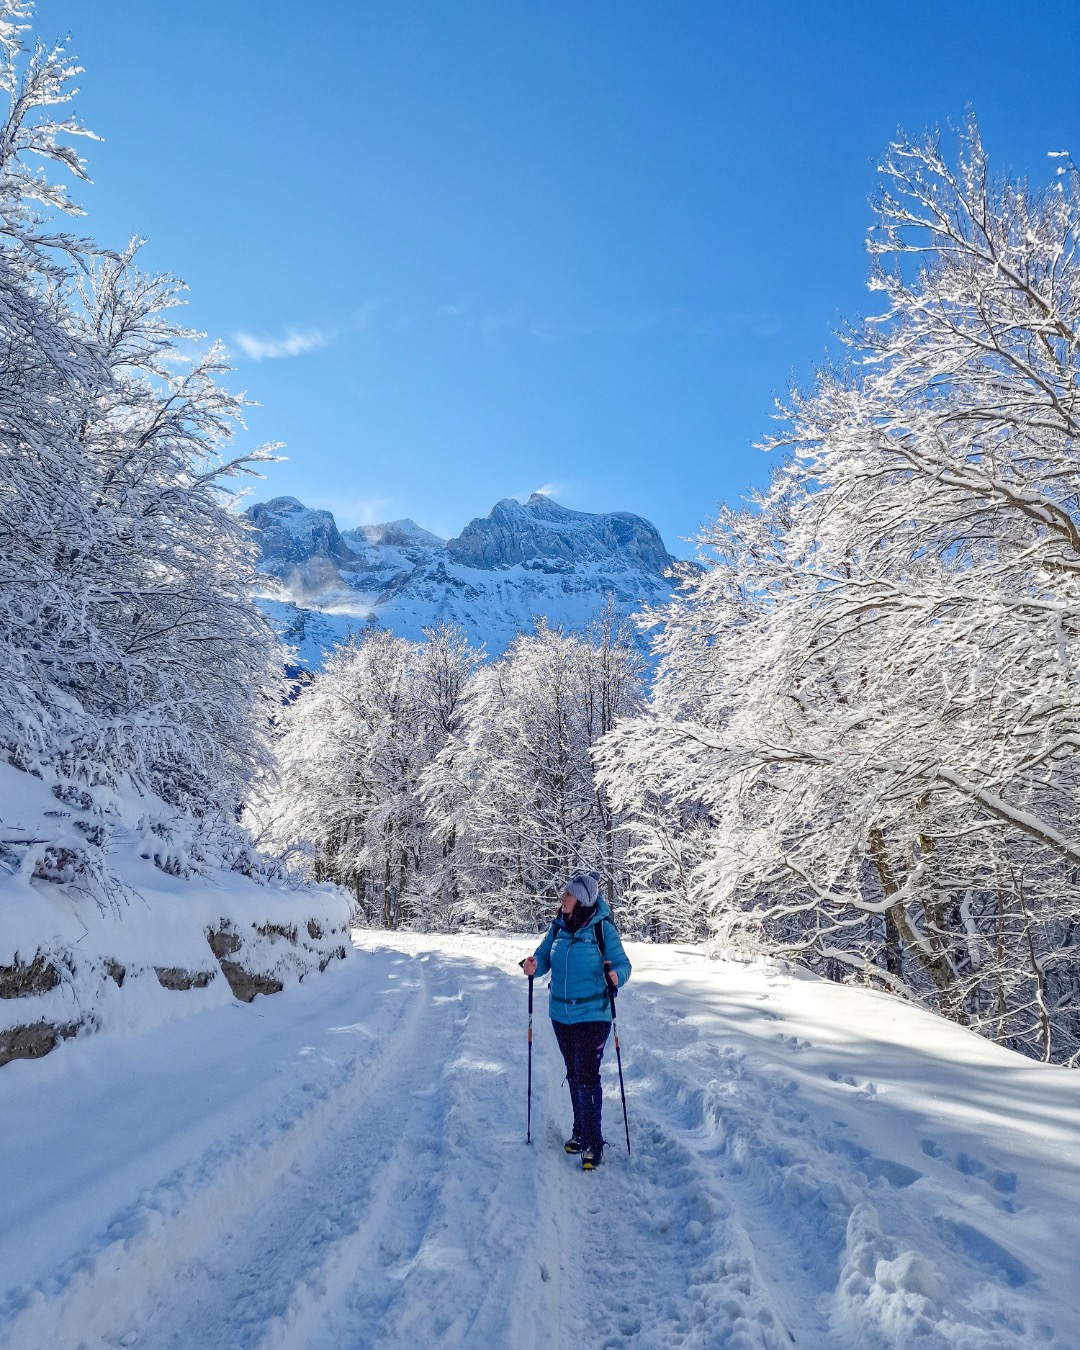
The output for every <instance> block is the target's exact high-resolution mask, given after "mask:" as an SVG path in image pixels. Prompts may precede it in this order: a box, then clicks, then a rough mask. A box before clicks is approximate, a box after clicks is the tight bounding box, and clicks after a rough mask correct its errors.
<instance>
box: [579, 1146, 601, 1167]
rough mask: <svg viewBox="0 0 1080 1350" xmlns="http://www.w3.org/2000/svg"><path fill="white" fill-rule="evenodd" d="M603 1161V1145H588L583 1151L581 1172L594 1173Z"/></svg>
mask: <svg viewBox="0 0 1080 1350" xmlns="http://www.w3.org/2000/svg"><path fill="white" fill-rule="evenodd" d="M603 1161H604V1146H603V1144H587V1145H586V1147H585V1148H583V1149H582V1150H581V1170H582V1171H583V1172H594V1171H595V1170H596V1168H598V1167H599V1166H600V1164H601V1163H602V1162H603Z"/></svg>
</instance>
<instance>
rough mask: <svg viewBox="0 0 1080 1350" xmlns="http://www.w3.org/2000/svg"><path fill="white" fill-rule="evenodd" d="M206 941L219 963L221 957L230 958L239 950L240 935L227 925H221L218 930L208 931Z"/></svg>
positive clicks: (211, 929)
mask: <svg viewBox="0 0 1080 1350" xmlns="http://www.w3.org/2000/svg"><path fill="white" fill-rule="evenodd" d="M206 940H207V942H209V944H210V950H211V951H212V952H213V953H214V955H215V956H216V957H217V959H218V960H219V961H220V960H221V958H222V957H223V956H232V955H233V954H234V953H236V952H238V951H239V950H240V934H239V933H237V931H236V930H235V929H234V928H233V927H232V925H231V924H228V923H222V925H221V927H220V928H218V929H213V928H210V929H208V930H207V933H206Z"/></svg>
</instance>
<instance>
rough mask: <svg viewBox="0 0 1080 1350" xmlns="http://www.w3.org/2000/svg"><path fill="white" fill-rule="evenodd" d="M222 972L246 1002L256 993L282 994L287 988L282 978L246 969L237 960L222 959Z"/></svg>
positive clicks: (239, 996)
mask: <svg viewBox="0 0 1080 1350" xmlns="http://www.w3.org/2000/svg"><path fill="white" fill-rule="evenodd" d="M320 969H321V967H320ZM221 973H222V974H223V975H224V976H225V978H226V979H227V980H228V982H229V988H230V989H231V990H232V991H233V994H234V995H235V996H236V997H237V998H238V999H240V1000H241V1001H242V1002H244V1003H250V1002H251V1000H252V999H253V998H254V997H255V995H256V994H280V993H281V991H282V989H284V988H285V986H284V985H283V984H282V983H281V981H280V980H275V979H273V978H272V977H271V976H269V975H257V974H255V973H254V972H253V971H250V970H245V969H244V967H243V966H242V965H240V964H239V962H237V961H227V960H224V961H222V962H221Z"/></svg>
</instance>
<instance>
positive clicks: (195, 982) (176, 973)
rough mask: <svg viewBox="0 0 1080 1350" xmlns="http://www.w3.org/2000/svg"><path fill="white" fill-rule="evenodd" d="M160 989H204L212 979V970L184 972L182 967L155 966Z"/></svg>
mask: <svg viewBox="0 0 1080 1350" xmlns="http://www.w3.org/2000/svg"><path fill="white" fill-rule="evenodd" d="M154 974H155V975H156V976H157V977H158V984H160V985H161V987H162V989H176V990H183V989H205V988H206V986H207V985H208V984H209V983H210V981H211V980H212V979H213V978H214V972H213V971H212V970H185V969H184V967H183V966H155V967H154Z"/></svg>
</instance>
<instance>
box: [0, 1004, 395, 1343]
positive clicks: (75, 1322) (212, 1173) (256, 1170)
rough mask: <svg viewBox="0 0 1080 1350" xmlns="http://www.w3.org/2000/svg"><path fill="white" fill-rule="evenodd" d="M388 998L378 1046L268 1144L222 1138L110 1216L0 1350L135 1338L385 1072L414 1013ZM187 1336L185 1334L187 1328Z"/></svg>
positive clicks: (11, 1326)
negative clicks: (152, 1310) (150, 1309)
mask: <svg viewBox="0 0 1080 1350" xmlns="http://www.w3.org/2000/svg"><path fill="white" fill-rule="evenodd" d="M398 1002H400V1000H390V1001H387V1002H386V1004H385V1007H386V1009H387V1012H388V1014H389V1017H388V1018H387V1020H386V1021H385V1022H384V1021H383V1020H382V1018H381V1017H375V1018H373V1019H372V1020H373V1022H374V1023H375V1026H376V1027H378V1029H379V1032H381V1033H383V1034H385V1035H386V1036H387V1040H386V1042H385V1043H384V1045H383V1047H382V1048H381V1049H380V1050H377V1051H376V1052H375V1053H374V1055H372V1056H371V1057H370V1058H367V1057H364V1056H363V1055H362V1054H358V1055H356V1056H355V1057H354V1058H353V1059H352V1061H351V1062H346V1063H345V1065H344V1066H343V1069H342V1071H341V1074H340V1076H339V1077H338V1079H337V1080H336V1081H335V1082H334V1083H333V1084H332V1085H331V1086H330V1087H329V1088H318V1089H316V1091H317V1093H318V1095H317V1096H316V1097H315V1098H314V1100H313V1101H309V1102H307V1103H306V1104H305V1107H304V1108H303V1109H301V1110H300V1111H299V1112H298V1114H297V1115H296V1116H295V1117H293V1118H291V1119H289V1121H288V1123H287V1124H286V1126H285V1128H284V1129H281V1128H280V1125H279V1124H278V1122H277V1121H276V1120H274V1119H273V1118H271V1121H270V1124H271V1128H272V1129H274V1130H278V1129H280V1133H277V1134H276V1136H275V1137H272V1139H271V1142H270V1143H269V1144H264V1143H262V1142H261V1141H257V1142H255V1143H252V1142H251V1140H250V1139H246V1138H243V1139H238V1138H235V1137H230V1138H228V1139H227V1140H225V1141H223V1142H222V1143H220V1144H217V1145H215V1146H214V1147H213V1148H211V1149H210V1150H209V1152H207V1153H204V1154H202V1155H200V1156H199V1157H198V1158H196V1159H195V1160H194V1161H193V1162H192V1163H191V1164H190V1165H189V1166H187V1167H185V1168H184V1169H183V1171H182V1172H179V1173H176V1174H173V1175H170V1176H168V1177H166V1178H165V1179H164V1180H163V1181H162V1182H161V1183H160V1184H159V1185H158V1186H156V1187H155V1188H154V1189H153V1190H152V1191H150V1192H145V1193H144V1194H143V1195H142V1196H140V1198H139V1201H138V1203H137V1204H136V1205H134V1206H133V1207H132V1208H131V1209H129V1210H127V1211H124V1212H121V1213H120V1214H118V1215H116V1216H114V1217H113V1219H112V1221H111V1222H110V1224H109V1228H108V1230H107V1232H105V1233H103V1234H102V1235H101V1237H100V1238H99V1239H97V1240H96V1241H95V1242H94V1243H93V1244H92V1246H91V1249H90V1250H89V1251H87V1252H86V1253H85V1254H84V1255H82V1256H81V1257H78V1258H76V1259H75V1260H74V1261H73V1262H72V1263H71V1265H70V1268H65V1269H64V1270H63V1271H61V1272H59V1274H58V1276H57V1278H56V1280H55V1281H54V1282H53V1286H52V1287H51V1288H49V1289H46V1290H34V1291H32V1292H31V1293H30V1294H29V1295H27V1296H26V1297H25V1298H24V1300H23V1306H22V1307H21V1308H19V1309H17V1310H15V1311H14V1312H13V1313H12V1315H11V1316H10V1319H9V1320H8V1323H7V1326H6V1327H5V1330H4V1335H3V1338H2V1339H0V1346H4V1347H12V1350H23V1347H26V1346H31V1345H33V1346H44V1345H48V1346H49V1347H50V1350H85V1347H88V1346H110V1345H120V1344H123V1343H125V1342H127V1343H129V1344H134V1343H136V1342H137V1341H138V1340H139V1328H140V1324H141V1322H142V1320H143V1319H144V1317H145V1311H146V1306H147V1302H148V1301H151V1302H154V1301H158V1300H160V1299H161V1298H162V1297H163V1295H162V1291H163V1290H165V1289H167V1288H168V1287H169V1285H170V1283H171V1282H172V1281H173V1279H174V1278H175V1276H176V1274H177V1272H178V1271H183V1270H184V1269H185V1267H188V1266H190V1265H191V1264H192V1263H193V1262H195V1261H197V1260H198V1258H199V1257H200V1255H201V1254H203V1253H205V1252H207V1251H208V1250H210V1249H212V1248H213V1247H214V1246H215V1244H217V1243H219V1242H221V1241H222V1240H223V1238H224V1237H225V1235H227V1234H228V1232H229V1231H230V1229H231V1228H233V1227H234V1226H235V1225H237V1224H238V1223H240V1222H242V1221H243V1220H244V1217H245V1216H246V1215H247V1214H249V1213H250V1212H251V1211H252V1210H253V1209H255V1208H256V1207H257V1206H258V1205H259V1204H260V1203H261V1202H263V1201H264V1200H265V1198H266V1197H267V1196H269V1195H270V1194H271V1193H272V1192H273V1190H274V1188H275V1187H276V1186H277V1185H278V1184H279V1182H280V1181H281V1179H282V1178H283V1177H285V1176H287V1175H288V1174H289V1172H290V1171H291V1170H292V1169H295V1168H296V1166H297V1165H298V1163H299V1161H300V1159H301V1158H302V1157H303V1155H304V1153H305V1152H306V1150H307V1149H308V1147H309V1143H310V1139H311V1137H312V1136H315V1137H317V1136H318V1135H319V1134H320V1132H321V1131H323V1130H325V1129H327V1128H328V1127H329V1126H330V1125H331V1124H332V1122H333V1121H334V1120H335V1119H336V1118H339V1117H340V1116H341V1115H342V1114H347V1113H348V1112H349V1111H350V1110H351V1109H352V1108H353V1106H354V1105H355V1103H357V1102H358V1101H360V1100H362V1099H363V1098H364V1097H365V1096H366V1095H367V1094H368V1093H369V1091H370V1085H371V1084H372V1083H374V1082H377V1081H380V1080H381V1079H383V1078H384V1077H385V1075H386V1073H387V1072H388V1071H389V1069H390V1068H391V1067H392V1064H393V1061H394V1058H395V1055H396V1053H397V1050H398V1047H399V1045H400V1043H402V1041H403V1039H408V1037H409V1036H411V1035H412V1034H413V1033H412V1029H411V1022H412V1021H414V1020H415V1018H416V1017H417V1015H418V1012H419V1009H418V1008H417V1007H416V1006H415V1004H411V1003H410V1004H409V1005H408V1006H406V1005H405V1004H401V1006H400V1007H398V1006H396V1004H397V1003H398ZM372 1043H374V1042H373V1041H372ZM300 1095H301V1096H302V1097H306V1092H301V1094H300ZM269 1106H270V1107H271V1109H274V1108H276V1106H277V1103H276V1102H272V1103H269ZM289 1109H290V1110H293V1109H295V1107H290V1108H289ZM187 1334H188V1336H189V1338H190V1335H191V1328H190V1327H188V1328H187ZM132 1338H134V1339H132ZM191 1343H192V1342H191V1340H190V1339H188V1341H187V1342H186V1344H187V1345H188V1346H190V1345H191ZM208 1343H209V1342H208ZM200 1344H201V1343H200Z"/></svg>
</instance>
